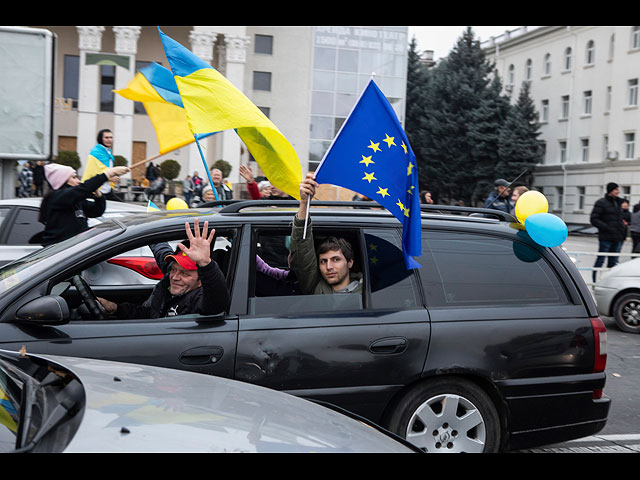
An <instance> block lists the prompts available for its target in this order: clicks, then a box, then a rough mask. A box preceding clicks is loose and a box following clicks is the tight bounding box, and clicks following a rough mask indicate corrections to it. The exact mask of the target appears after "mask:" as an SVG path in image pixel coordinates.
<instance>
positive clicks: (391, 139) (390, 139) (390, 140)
mask: <svg viewBox="0 0 640 480" xmlns="http://www.w3.org/2000/svg"><path fill="white" fill-rule="evenodd" d="M385 135H386V136H387V138H385V139H384V140H382V141H383V142H387V146H388V147H389V148H391V145H395V143H394V142H393V139H394V138H395V137H390V136H389V134H388V133H385Z"/></svg>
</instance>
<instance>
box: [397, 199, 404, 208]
mask: <svg viewBox="0 0 640 480" xmlns="http://www.w3.org/2000/svg"><path fill="white" fill-rule="evenodd" d="M396 205H398V206H399V207H400V210H404V205H403V204H402V202H401V201H400V199H398V203H396Z"/></svg>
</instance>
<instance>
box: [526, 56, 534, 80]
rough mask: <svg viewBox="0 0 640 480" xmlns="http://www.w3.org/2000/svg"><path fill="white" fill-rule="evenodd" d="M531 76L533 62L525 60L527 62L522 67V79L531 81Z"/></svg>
mask: <svg viewBox="0 0 640 480" xmlns="http://www.w3.org/2000/svg"><path fill="white" fill-rule="evenodd" d="M532 75H533V62H532V61H531V59H530V58H529V59H527V62H526V63H525V65H524V78H525V79H526V80H531V76H532Z"/></svg>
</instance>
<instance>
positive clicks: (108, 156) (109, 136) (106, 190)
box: [81, 128, 128, 202]
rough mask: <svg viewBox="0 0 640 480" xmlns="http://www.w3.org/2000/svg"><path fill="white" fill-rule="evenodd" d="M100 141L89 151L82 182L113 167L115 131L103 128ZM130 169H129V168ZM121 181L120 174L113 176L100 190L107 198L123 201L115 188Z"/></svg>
mask: <svg viewBox="0 0 640 480" xmlns="http://www.w3.org/2000/svg"><path fill="white" fill-rule="evenodd" d="M97 140H98V143H97V144H96V145H95V146H94V147H93V148H92V149H91V151H90V152H89V157H88V159H87V166H86V167H85V169H84V173H83V174H82V180H81V181H82V182H86V181H87V180H88V179H90V178H92V177H95V176H96V175H98V174H99V173H103V172H105V171H106V170H108V169H110V168H113V151H112V148H113V133H112V132H111V130H109V129H106V128H105V129H103V130H100V131H99V132H98V138H97ZM127 171H128V170H127ZM119 183H120V176H119V175H116V176H113V177H112V178H111V179H110V180H109V181H108V182H105V183H104V185H102V186H101V187H100V191H101V192H102V194H103V195H104V196H105V198H106V199H107V200H114V201H116V202H122V199H121V198H120V196H119V195H118V194H116V193H115V192H114V190H113V187H115V185H116V184H119Z"/></svg>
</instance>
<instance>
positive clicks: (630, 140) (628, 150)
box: [624, 132, 636, 160]
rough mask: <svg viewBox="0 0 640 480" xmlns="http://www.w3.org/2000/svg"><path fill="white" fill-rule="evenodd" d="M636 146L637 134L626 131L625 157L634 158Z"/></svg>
mask: <svg viewBox="0 0 640 480" xmlns="http://www.w3.org/2000/svg"><path fill="white" fill-rule="evenodd" d="M635 146H636V134H635V133H633V132H631V133H625V134H624V152H625V158H626V159H627V160H632V159H633V157H634V155H635Z"/></svg>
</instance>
